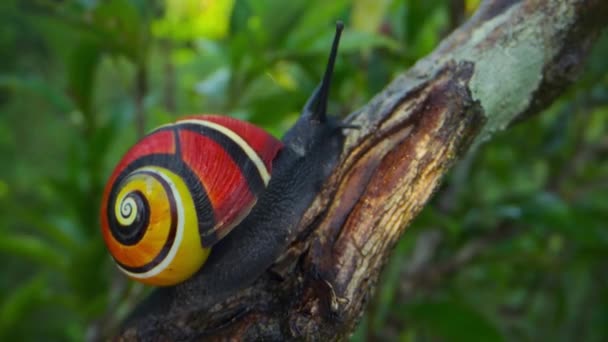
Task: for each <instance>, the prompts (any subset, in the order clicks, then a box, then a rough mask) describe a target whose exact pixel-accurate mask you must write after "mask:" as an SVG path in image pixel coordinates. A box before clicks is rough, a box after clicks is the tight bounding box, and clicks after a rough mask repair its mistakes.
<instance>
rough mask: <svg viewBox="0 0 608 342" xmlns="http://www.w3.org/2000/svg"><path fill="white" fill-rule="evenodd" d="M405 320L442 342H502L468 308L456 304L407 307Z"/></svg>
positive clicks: (493, 329)
mask: <svg viewBox="0 0 608 342" xmlns="http://www.w3.org/2000/svg"><path fill="white" fill-rule="evenodd" d="M406 315H407V318H406V319H409V320H411V321H413V322H415V324H417V325H419V326H421V327H423V328H425V331H427V332H428V333H429V334H430V335H431V336H434V337H439V338H441V339H442V340H443V341H451V342H459V341H463V342H465V341H466V342H474V341H480V342H481V341H483V342H486V341H503V340H504V337H503V335H502V334H501V332H500V331H499V330H498V328H497V327H496V326H495V325H494V324H493V323H492V322H491V321H490V320H488V319H487V318H486V317H484V316H483V315H482V314H481V313H479V312H477V311H476V310H475V309H473V308H472V307H470V306H468V305H466V304H464V303H461V302H457V301H452V300H443V301H434V302H422V303H418V304H414V305H411V306H410V307H409V308H408V310H407V314H406Z"/></svg>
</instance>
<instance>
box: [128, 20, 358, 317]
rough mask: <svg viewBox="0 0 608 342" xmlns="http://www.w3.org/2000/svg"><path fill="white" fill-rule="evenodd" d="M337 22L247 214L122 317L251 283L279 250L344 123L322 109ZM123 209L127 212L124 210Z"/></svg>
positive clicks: (210, 297)
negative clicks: (203, 255) (194, 263)
mask: <svg viewBox="0 0 608 342" xmlns="http://www.w3.org/2000/svg"><path fill="white" fill-rule="evenodd" d="M342 29H343V24H342V23H341V22H338V23H337V25H336V34H335V36H334V41H333V44H332V47H331V53H330V55H329V59H328V63H327V67H326V70H325V74H324V76H323V79H322V81H321V82H320V84H319V86H317V88H316V89H315V90H314V92H313V94H312V95H311V96H310V98H309V99H308V101H307V102H306V104H305V105H304V108H303V110H302V112H301V116H300V118H299V119H298V121H297V122H296V124H295V125H294V126H293V127H292V128H291V129H290V130H289V131H288V132H287V133H286V134H285V135H284V137H283V138H282V140H281V142H282V144H283V147H282V148H281V149H280V151H279V152H278V154H277V155H276V157H275V158H274V160H273V161H272V177H271V178H270V181H269V183H268V184H267V187H266V189H265V191H264V192H262V193H261V194H260V195H259V197H258V198H257V203H256V204H255V206H253V208H252V209H251V211H250V212H249V214H248V215H247V216H246V217H245V218H244V219H243V220H242V221H241V222H240V223H238V224H237V225H236V226H235V227H234V228H233V229H232V231H231V232H230V233H229V234H227V235H226V236H225V237H223V239H221V240H220V241H219V242H217V244H215V245H214V246H213V248H212V250H211V253H210V254H209V256H208V258H207V260H206V262H205V264H204V265H203V266H202V267H201V268H200V269H199V270H198V271H197V272H196V273H195V274H194V275H193V276H192V277H191V278H189V279H187V280H185V281H183V282H181V283H179V284H177V285H175V286H169V287H161V288H158V289H156V290H154V291H153V292H152V294H151V295H150V296H149V297H148V298H147V299H145V300H144V302H143V303H141V304H140V305H139V306H138V307H137V308H136V310H135V311H134V312H133V313H132V314H131V316H130V317H129V319H128V320H127V321H126V322H125V323H127V322H132V321H133V320H137V319H139V318H142V316H147V315H154V314H161V313H163V314H167V312H169V313H171V312H173V313H175V312H179V311H180V310H184V308H190V309H191V308H202V307H210V306H211V305H213V304H215V303H217V302H219V301H221V300H223V299H225V298H226V297H227V296H229V295H230V294H232V293H234V292H235V291H237V290H239V289H241V288H243V287H245V286H247V285H249V284H251V283H252V282H253V281H254V280H255V279H256V278H257V277H258V276H260V275H261V274H262V273H263V272H264V271H265V270H266V269H267V268H268V267H269V266H270V265H271V264H272V263H273V262H274V260H276V258H277V257H278V256H279V254H280V253H281V252H282V251H283V250H284V248H285V247H286V245H287V244H288V243H289V241H290V239H291V238H292V233H293V231H294V230H295V228H296V226H297V224H298V223H299V221H300V219H301V218H302V216H303V214H304V212H305V210H306V209H307V208H308V207H309V206H310V204H311V203H312V201H313V199H314V197H315V196H316V195H317V193H318V192H319V190H320V188H321V186H322V184H323V182H324V181H325V180H326V179H327V177H328V176H329V175H330V174H331V171H332V170H333V168H334V166H335V165H336V163H337V160H338V157H339V155H340V152H341V148H342V145H343V139H344V136H343V133H342V129H343V128H348V126H345V125H343V124H342V123H341V122H339V121H338V120H336V119H335V118H333V117H330V116H328V115H327V104H328V95H329V90H330V84H331V79H332V74H333V68H334V63H335V60H336V56H337V50H338V44H339V40H340V35H341V32H342ZM126 214H129V213H126Z"/></svg>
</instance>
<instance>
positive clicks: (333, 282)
mask: <svg viewBox="0 0 608 342" xmlns="http://www.w3.org/2000/svg"><path fill="white" fill-rule="evenodd" d="M606 17H608V2H607V1H605V0H545V1H542V0H524V1H515V0H494V1H492V0H489V1H485V2H484V3H483V5H482V6H481V7H480V9H479V10H478V12H477V13H476V14H475V15H474V17H473V18H471V19H470V20H469V21H468V22H466V23H465V24H464V25H463V26H462V27H460V28H459V29H457V30H456V31H455V32H453V33H452V34H451V35H450V36H449V37H447V38H446V39H445V40H444V41H443V42H442V43H441V45H440V46H439V47H438V48H437V49H436V50H435V51H434V52H433V53H432V54H431V55H429V56H428V57H426V58H424V59H422V60H420V61H419V62H418V63H417V64H416V65H415V66H414V67H412V68H411V69H410V70H409V71H407V72H406V73H404V74H402V75H400V76H399V77H398V78H397V79H395V80H394V81H393V82H392V83H391V84H390V85H388V86H387V87H386V89H385V90H383V91H382V92H381V93H380V94H378V95H377V96H376V97H375V98H374V99H372V100H371V101H370V103H369V104H368V105H366V106H365V107H364V108H362V109H360V110H359V111H357V112H355V113H353V114H351V115H350V116H349V117H348V119H347V122H348V123H352V124H355V125H358V126H360V127H361V129H359V130H348V131H347V137H346V143H345V145H344V148H343V151H342V155H341V161H340V162H339V164H338V166H337V168H336V169H335V170H334V172H333V174H332V175H331V177H330V178H329V179H327V182H326V183H325V185H324V187H323V189H322V191H321V192H320V193H319V194H318V196H317V198H316V200H315V201H314V203H313V205H312V206H311V207H310V208H309V210H308V211H307V212H306V214H305V216H304V217H303V218H302V220H301V222H300V224H299V227H298V234H297V236H296V237H295V238H294V241H293V242H292V243H291V244H290V245H289V248H288V249H287V250H286V251H285V253H284V254H283V255H282V256H281V257H280V258H279V260H278V261H277V262H276V263H275V265H273V267H272V268H271V269H270V270H269V271H267V272H266V273H265V274H264V275H262V276H261V277H260V278H259V279H258V280H257V281H256V282H255V283H254V284H253V285H252V286H250V287H248V288H246V289H243V290H242V291H240V292H239V293H236V294H234V296H233V297H231V298H230V299H228V300H226V301H224V302H223V303H220V304H217V305H215V306H213V307H211V308H187V307H184V308H182V309H180V310H173V311H171V313H168V314H166V315H162V314H161V315H158V314H157V315H150V316H149V317H147V318H145V319H144V320H140V321H137V322H134V323H131V324H129V325H127V326H126V327H125V329H124V330H123V331H122V335H121V336H120V338H122V339H126V340H131V339H145V340H148V339H154V340H200V339H204V340H209V339H225V338H235V339H239V340H240V339H245V340H262V339H264V340H289V339H305V340H321V341H328V340H339V339H343V338H346V337H348V336H349V334H350V333H351V332H352V330H353V329H354V327H355V325H356V324H357V322H358V320H359V318H360V317H361V315H362V313H363V311H364V309H365V305H366V303H367V301H368V299H369V298H370V296H371V295H372V294H373V289H374V285H375V283H376V281H377V279H378V275H379V272H380V271H381V269H382V266H383V265H384V264H385V262H386V260H387V258H388V257H389V255H390V252H391V249H392V247H393V246H394V245H395V243H396V241H397V240H398V239H399V237H400V236H401V234H402V233H403V232H404V230H405V228H406V226H407V225H408V223H409V222H410V221H411V220H412V218H414V217H415V216H416V215H417V214H418V213H419V211H420V210H421V209H422V207H423V206H424V205H425V203H426V202H427V200H428V199H429V197H430V196H431V195H432V194H433V191H434V190H435V189H436V188H437V185H438V184H439V182H440V180H441V178H442V176H443V175H444V174H445V173H446V172H447V171H448V168H449V167H450V165H451V164H452V163H453V162H454V161H455V160H457V159H458V158H459V157H462V156H463V155H464V154H465V153H466V151H467V150H468V149H469V148H470V147H471V146H472V145H474V144H477V143H479V142H481V141H484V140H486V139H488V138H489V137H490V136H491V135H492V133H494V132H495V131H497V130H501V129H504V128H505V127H508V125H509V124H510V123H512V122H514V121H515V120H520V119H523V118H525V117H527V116H529V115H531V114H534V113H538V112H539V111H540V110H541V109H543V108H545V107H546V106H547V105H548V104H550V103H551V101H552V100H553V99H555V98H556V97H557V96H558V95H559V94H560V93H561V92H562V91H563V90H564V89H565V88H566V87H567V86H568V85H569V84H570V83H571V82H572V81H574V79H575V77H576V76H577V74H578V73H579V71H580V69H581V66H582V65H583V61H584V57H585V56H586V55H587V53H588V52H589V49H590V47H591V44H592V43H593V41H594V39H595V38H596V37H597V35H598V34H599V32H600V31H601V29H602V28H603V26H605V25H606V24H607V23H608V20H606Z"/></svg>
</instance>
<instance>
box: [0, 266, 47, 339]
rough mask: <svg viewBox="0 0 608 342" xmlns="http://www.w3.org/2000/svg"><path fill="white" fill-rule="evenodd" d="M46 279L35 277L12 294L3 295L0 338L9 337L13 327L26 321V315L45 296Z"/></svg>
mask: <svg viewBox="0 0 608 342" xmlns="http://www.w3.org/2000/svg"><path fill="white" fill-rule="evenodd" d="M47 286H48V279H46V277H44V276H42V275H40V274H39V275H36V276H34V277H32V278H31V279H30V280H29V281H27V282H26V283H25V284H22V285H21V286H19V287H17V288H15V289H14V290H13V291H12V292H10V293H8V294H6V296H4V295H3V297H4V298H3V301H2V306H0V338H2V337H3V336H5V337H6V336H11V335H12V333H13V331H12V329H13V327H14V326H15V325H17V324H18V323H19V322H21V321H24V320H26V319H27V317H26V316H27V314H28V312H29V311H30V310H32V309H34V308H35V307H36V306H37V305H38V304H39V302H40V300H41V298H43V297H44V296H45V293H46V291H47V289H46V288H47Z"/></svg>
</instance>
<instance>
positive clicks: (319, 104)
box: [100, 22, 348, 295]
mask: <svg viewBox="0 0 608 342" xmlns="http://www.w3.org/2000/svg"><path fill="white" fill-rule="evenodd" d="M342 29H343V24H342V23H341V22H338V23H337V25H336V33H335V36H334V41H333V44H332V48H331V53H330V56H329V60H328V63H327V68H326V71H325V74H324V76H323V79H322V81H321V83H320V84H319V86H318V87H317V88H316V89H315V91H314V92H313V94H312V95H311V97H310V98H309V100H308V101H307V102H306V104H305V106H304V108H303V110H302V114H301V116H300V118H299V119H298V121H297V122H296V124H295V125H294V126H293V127H292V128H291V129H290V130H289V131H288V132H287V133H286V134H285V135H284V137H283V138H282V140H278V139H276V138H274V137H273V136H271V135H270V134H268V133H266V132H265V131H263V130H262V129H261V128H258V127H256V126H254V125H252V124H250V123H247V122H244V121H240V120H237V119H233V118H229V117H225V116H218V115H194V116H188V117H185V118H182V119H180V120H177V121H176V122H174V123H171V124H167V125H164V126H160V127H158V128H156V129H155V130H153V131H151V132H150V133H148V134H147V135H146V136H145V137H143V138H142V139H141V140H140V141H139V142H137V143H136V144H135V145H134V146H133V147H132V148H131V149H130V150H129V151H128V152H127V153H126V154H125V155H124V157H123V158H122V159H121V161H120V162H119V163H118V165H117V166H116V168H115V170H114V171H113V173H112V174H111V176H110V177H109V180H108V182H107V184H106V187H105V190H104V195H103V198H102V205H101V210H100V216H101V230H102V235H103V238H104V241H105V243H106V246H107V248H108V250H109V251H110V254H111V255H112V257H113V259H114V261H115V262H116V264H117V266H118V268H119V269H120V270H121V271H122V272H124V273H125V274H126V275H127V276H129V277H130V278H132V279H134V280H137V281H140V282H143V283H145V284H149V285H155V286H173V285H178V284H182V283H184V284H186V283H188V281H187V280H188V279H191V280H190V282H202V283H203V284H204V286H203V287H204V288H206V289H207V291H208V293H209V295H211V294H213V293H219V292H226V291H230V290H231V289H234V288H238V287H240V286H243V285H244V284H247V283H250V282H251V281H252V280H254V279H255V278H256V277H257V276H259V275H260V274H261V273H262V272H263V271H264V270H265V269H266V268H268V267H269V266H270V265H271V264H272V262H273V261H274V260H275V259H276V258H277V256H278V255H279V253H280V252H281V251H282V249H283V248H284V247H285V246H286V244H287V243H288V242H289V240H290V238H291V235H292V233H293V230H294V228H295V226H296V225H297V223H298V222H299V220H300V218H301V217H302V215H303V212H304V210H305V209H306V208H307V207H308V206H309V205H310V203H311V202H312V200H313V199H314V196H315V194H316V193H317V192H318V191H319V189H320V187H321V185H322V182H323V180H324V179H325V178H326V177H327V176H328V175H329V174H330V172H331V170H332V168H333V166H334V165H335V163H336V162H337V157H338V155H339V152H340V149H341V146H342V142H343V134H342V129H343V128H348V127H347V126H345V125H343V124H341V123H340V122H338V121H337V120H336V119H334V118H333V117H331V116H328V115H327V113H326V112H327V102H328V94H329V88H330V82H331V78H332V74H333V67H334V64H335V59H336V55H337V49H338V44H339V40H340V35H341V32H342ZM184 286H185V287H184V290H183V291H187V286H186V285H184ZM192 287H193V288H194V287H196V286H195V285H192Z"/></svg>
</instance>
